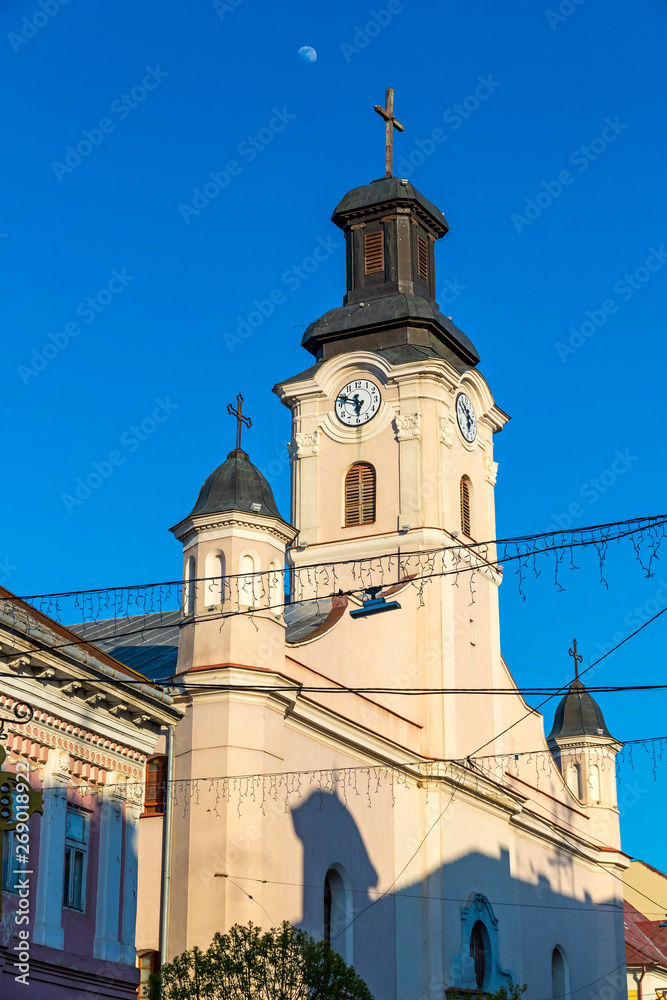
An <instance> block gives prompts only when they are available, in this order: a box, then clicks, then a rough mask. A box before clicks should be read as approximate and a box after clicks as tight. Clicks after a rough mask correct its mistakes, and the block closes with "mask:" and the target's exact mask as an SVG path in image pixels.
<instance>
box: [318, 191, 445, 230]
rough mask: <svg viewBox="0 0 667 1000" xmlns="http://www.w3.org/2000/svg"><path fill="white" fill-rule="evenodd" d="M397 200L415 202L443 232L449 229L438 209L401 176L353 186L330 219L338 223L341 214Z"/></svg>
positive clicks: (349, 213)
mask: <svg viewBox="0 0 667 1000" xmlns="http://www.w3.org/2000/svg"><path fill="white" fill-rule="evenodd" d="M397 201H414V202H417V204H418V205H419V207H420V208H421V209H422V210H423V211H424V212H426V213H427V214H428V215H430V216H431V218H432V219H433V221H434V222H436V223H437V225H438V226H439V227H440V228H441V229H443V230H444V232H445V233H446V232H447V231H448V230H449V226H448V224H447V220H446V219H445V217H444V215H443V214H442V212H441V211H440V209H439V208H436V207H435V205H433V204H432V203H431V202H430V201H429V200H428V198H425V197H424V195H423V194H422V193H421V191H418V190H417V188H416V187H413V186H412V184H410V182H409V181H407V180H404V179H402V178H401V177H382V178H380V180H377V181H371V183H370V184H363V185H362V186H361V187H356V188H353V189H352V191H348V192H347V194H346V195H345V197H344V198H343V199H342V201H340V202H339V203H338V205H337V206H336V209H335V211H334V213H333V215H332V216H331V219H332V221H333V222H335V223H336V224H337V225H338V224H339V223H338V220H339V219H340V217H341V216H345V215H353V214H356V213H357V212H363V211H364V210H365V209H367V208H370V207H371V206H374V205H384V204H386V203H390V204H391V203H392V202H397Z"/></svg>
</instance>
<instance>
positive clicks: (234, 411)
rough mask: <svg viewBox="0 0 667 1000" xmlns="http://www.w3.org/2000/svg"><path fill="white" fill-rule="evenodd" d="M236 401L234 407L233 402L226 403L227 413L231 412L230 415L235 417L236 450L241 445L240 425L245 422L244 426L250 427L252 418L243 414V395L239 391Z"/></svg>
mask: <svg viewBox="0 0 667 1000" xmlns="http://www.w3.org/2000/svg"><path fill="white" fill-rule="evenodd" d="M236 402H237V404H238V406H237V407H236V408H234V404H233V403H227V413H229V414H231V416H232V417H236V448H237V450H239V449H240V447H241V427H242V425H243V424H245V426H246V427H252V420H251V419H250V417H244V416H243V396H242V395H241V393H239V394H238V396H237V397H236Z"/></svg>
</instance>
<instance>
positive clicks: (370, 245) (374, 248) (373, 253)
mask: <svg viewBox="0 0 667 1000" xmlns="http://www.w3.org/2000/svg"><path fill="white" fill-rule="evenodd" d="M364 265H365V268H366V274H375V272H376V271H384V233H383V232H382V231H380V232H379V233H364Z"/></svg>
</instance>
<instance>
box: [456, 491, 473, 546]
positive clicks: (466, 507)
mask: <svg viewBox="0 0 667 1000" xmlns="http://www.w3.org/2000/svg"><path fill="white" fill-rule="evenodd" d="M459 507H460V520H461V532H462V534H464V535H465V536H466V538H472V537H473V535H472V483H471V482H470V477H469V476H461V481H460V483H459Z"/></svg>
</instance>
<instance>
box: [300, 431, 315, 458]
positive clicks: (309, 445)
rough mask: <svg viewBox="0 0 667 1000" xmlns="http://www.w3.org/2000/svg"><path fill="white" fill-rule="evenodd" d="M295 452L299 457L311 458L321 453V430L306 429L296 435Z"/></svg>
mask: <svg viewBox="0 0 667 1000" xmlns="http://www.w3.org/2000/svg"><path fill="white" fill-rule="evenodd" d="M294 444H295V453H296V457H297V458H310V457H311V456H313V455H319V453H320V432H319V431H306V432H304V433H302V434H295V435H294Z"/></svg>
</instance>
